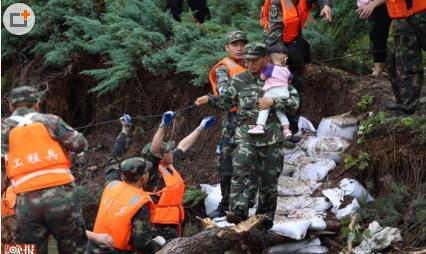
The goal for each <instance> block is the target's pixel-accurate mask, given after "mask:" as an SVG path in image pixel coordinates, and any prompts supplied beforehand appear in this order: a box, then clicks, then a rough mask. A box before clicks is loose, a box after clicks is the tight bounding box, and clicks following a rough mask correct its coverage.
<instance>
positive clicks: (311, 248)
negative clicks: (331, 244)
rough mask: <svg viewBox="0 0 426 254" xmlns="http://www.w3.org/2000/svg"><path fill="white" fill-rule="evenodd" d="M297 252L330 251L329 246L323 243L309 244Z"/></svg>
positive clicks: (319, 253) (309, 253)
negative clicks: (317, 244)
mask: <svg viewBox="0 0 426 254" xmlns="http://www.w3.org/2000/svg"><path fill="white" fill-rule="evenodd" d="M295 253H296V254H298V253H300V254H323V253H328V248H327V247H325V246H322V245H319V246H308V247H305V248H302V249H300V250H298V251H296V252H295Z"/></svg>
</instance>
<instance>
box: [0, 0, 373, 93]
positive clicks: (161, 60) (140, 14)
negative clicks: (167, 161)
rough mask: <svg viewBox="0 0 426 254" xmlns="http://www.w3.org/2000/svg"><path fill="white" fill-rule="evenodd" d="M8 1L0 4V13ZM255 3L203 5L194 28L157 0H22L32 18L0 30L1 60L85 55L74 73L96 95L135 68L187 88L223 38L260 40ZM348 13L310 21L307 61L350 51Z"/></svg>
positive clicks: (258, 1)
mask: <svg viewBox="0 0 426 254" xmlns="http://www.w3.org/2000/svg"><path fill="white" fill-rule="evenodd" d="M12 2H15V1H7V0H6V1H2V7H3V8H4V9H5V8H6V7H7V6H8V5H9V4H10V3H12ZM262 3H263V0H252V1H241V0H228V1H220V0H210V1H209V2H208V5H209V7H210V10H211V14H212V15H211V16H212V18H211V20H208V21H206V22H204V23H203V24H198V23H196V22H194V19H193V17H192V15H191V13H190V11H189V10H187V11H186V12H184V13H183V14H182V22H175V21H174V20H173V19H172V17H171V15H170V14H169V13H168V12H166V11H165V4H164V1H152V0H118V1H117V0H114V1H112V0H103V1H101V0H47V1H39V0H33V1H28V2H27V4H28V5H30V6H31V7H32V8H33V10H34V11H35V13H36V15H37V18H36V20H37V21H36V24H35V27H34V29H33V30H32V31H31V32H30V33H28V34H26V35H23V36H14V35H11V34H10V33H8V32H7V31H5V30H4V29H2V49H3V51H2V60H8V59H12V57H13V56H16V55H17V54H18V53H24V54H26V55H27V56H26V57H28V55H31V54H32V55H33V56H39V57H43V58H44V60H45V64H46V65H55V66H58V67H60V66H64V65H69V64H74V65H81V62H82V61H84V60H85V59H87V57H88V56H90V55H91V56H97V57H98V59H100V62H99V63H98V64H96V65H95V66H94V67H86V69H84V70H83V71H82V72H81V73H82V74H86V75H91V76H94V77H95V78H96V79H97V80H98V81H99V83H98V84H97V86H95V87H93V88H92V89H91V91H92V92H95V93H97V94H98V95H102V94H105V93H106V92H108V91H112V90H113V89H115V88H117V87H118V86H124V85H126V84H127V83H128V82H129V81H130V80H132V79H135V78H136V77H137V75H138V73H140V72H142V71H143V70H146V71H148V72H150V73H151V74H154V75H173V74H174V73H189V74H191V75H192V77H193V78H192V79H191V80H188V83H192V84H193V85H195V86H203V85H205V84H206V83H207V82H208V73H209V70H210V68H211V67H212V66H213V65H214V64H215V63H216V62H217V61H218V60H220V59H221V58H222V57H223V56H224V55H225V52H224V50H223V45H224V34H225V33H226V32H228V31H231V30H235V29H240V30H243V31H246V32H248V33H249V39H250V40H252V41H254V40H262V27H261V26H260V24H259V21H258V20H259V13H260V6H261V5H262ZM352 10H355V2H353V1H336V3H335V4H334V6H333V13H334V19H333V22H332V23H328V22H323V21H317V25H316V26H309V27H308V28H307V29H306V32H305V33H304V34H305V36H306V37H307V39H308V40H309V41H310V42H311V44H312V48H313V50H312V52H313V54H314V57H316V58H329V57H341V56H343V55H346V54H347V53H348V52H350V51H351V50H352V49H351V45H355V44H356V42H357V40H358V36H357V35H359V34H362V33H365V32H366V30H365V27H366V26H365V22H359V19H358V17H357V16H356V14H355V13H354V12H353V11H352ZM316 19H317V20H318V18H316ZM30 57H32V56H30ZM342 62H343V61H340V60H339V61H333V62H329V63H331V64H337V65H338V64H341V63H342ZM92 66H93V65H92Z"/></svg>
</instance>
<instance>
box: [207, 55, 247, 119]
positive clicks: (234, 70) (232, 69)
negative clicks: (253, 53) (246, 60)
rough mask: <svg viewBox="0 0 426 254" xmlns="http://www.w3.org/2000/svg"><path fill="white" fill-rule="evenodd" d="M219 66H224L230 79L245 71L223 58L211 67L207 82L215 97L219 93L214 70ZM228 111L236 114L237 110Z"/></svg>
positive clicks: (229, 59)
mask: <svg viewBox="0 0 426 254" xmlns="http://www.w3.org/2000/svg"><path fill="white" fill-rule="evenodd" d="M221 65H223V66H225V68H226V69H227V70H228V74H229V76H230V77H231V78H232V77H233V76H235V75H237V74H240V73H241V72H243V71H245V70H246V68H245V67H243V66H241V65H239V64H238V63H236V62H235V61H233V60H232V59H231V58H229V57H225V58H224V59H222V60H221V61H220V62H218V63H217V64H216V65H215V66H213V68H212V69H211V70H210V74H209V80H210V84H211V85H212V90H213V94H214V95H215V96H218V95H219V91H218V90H217V86H216V69H217V68H218V67H219V66H221ZM230 111H231V112H237V108H235V107H234V108H232V109H231V110H230Z"/></svg>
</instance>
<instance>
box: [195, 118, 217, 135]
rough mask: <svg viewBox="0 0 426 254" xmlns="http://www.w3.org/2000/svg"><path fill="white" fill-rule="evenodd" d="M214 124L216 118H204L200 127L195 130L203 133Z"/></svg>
mask: <svg viewBox="0 0 426 254" xmlns="http://www.w3.org/2000/svg"><path fill="white" fill-rule="evenodd" d="M215 124H216V117H214V116H208V117H205V118H204V119H203V120H202V121H201V123H200V125H199V126H198V127H197V130H199V131H200V132H202V131H205V130H206V129H208V128H210V127H211V126H213V125H215Z"/></svg>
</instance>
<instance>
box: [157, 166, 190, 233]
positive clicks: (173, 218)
mask: <svg viewBox="0 0 426 254" xmlns="http://www.w3.org/2000/svg"><path fill="white" fill-rule="evenodd" d="M158 170H159V172H160V174H161V176H162V177H163V180H164V184H165V187H164V188H163V189H162V190H160V191H159V192H158V194H160V195H161V196H160V200H158V203H157V204H156V205H155V216H154V217H153V219H152V223H155V224H176V225H177V226H178V231H179V234H181V229H180V224H181V223H182V222H183V219H184V218H185V212H184V209H183V195H184V193H185V182H184V181H183V179H182V177H181V176H180V174H179V173H178V172H177V170H176V169H175V168H174V167H173V165H171V164H169V165H167V164H165V163H160V165H159V166H158Z"/></svg>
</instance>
